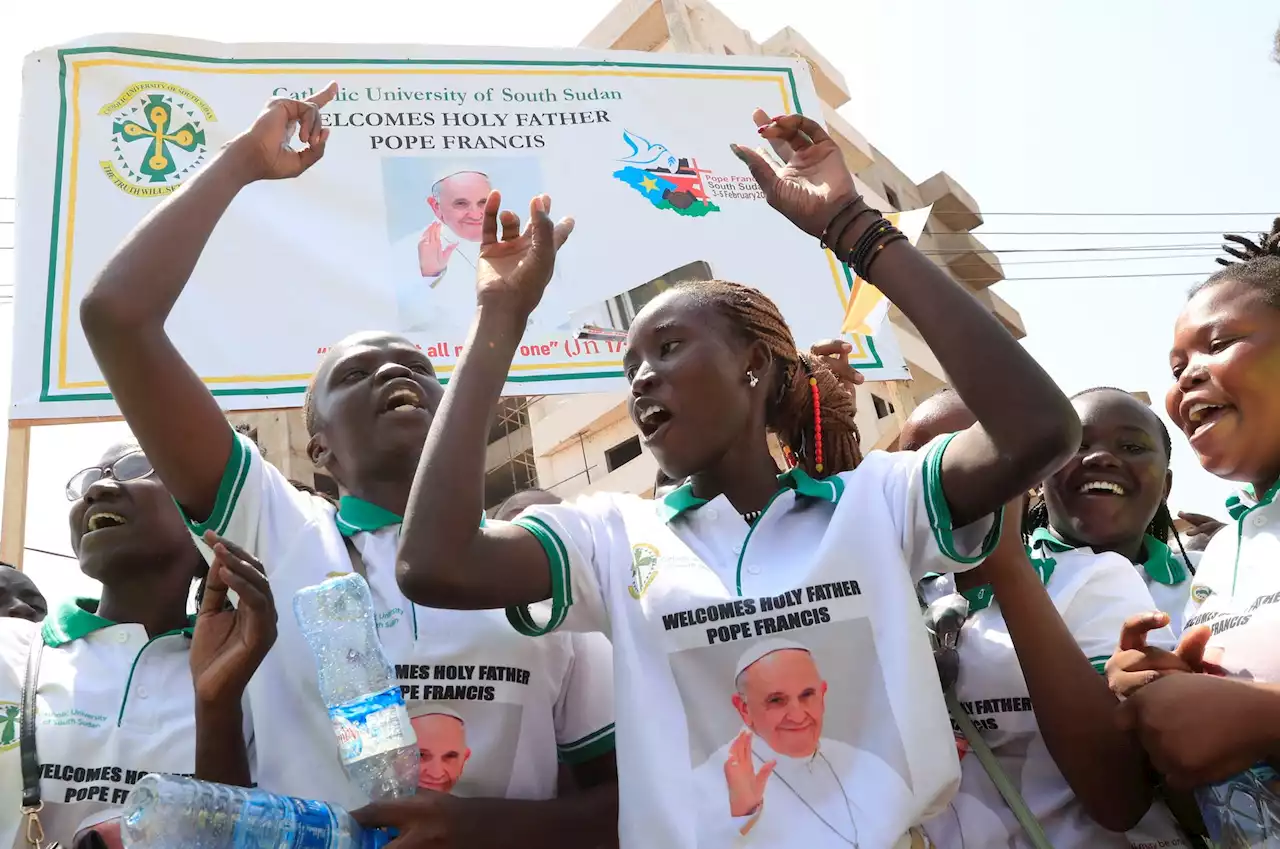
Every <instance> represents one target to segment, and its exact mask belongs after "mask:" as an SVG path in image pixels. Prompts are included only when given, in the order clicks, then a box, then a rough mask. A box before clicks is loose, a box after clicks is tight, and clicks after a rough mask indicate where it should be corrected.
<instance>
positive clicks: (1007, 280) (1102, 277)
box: [996, 271, 1205, 283]
mask: <svg viewBox="0 0 1280 849" xmlns="http://www.w3.org/2000/svg"><path fill="white" fill-rule="evenodd" d="M1204 276H1205V272H1203V271H1172V272H1161V273H1159V274H1080V275H1074V276H1071V277H1006V278H1004V279H1003V280H997V281H996V282H997V283H1030V282H1032V281H1033V280H1123V279H1126V278H1130V277H1204Z"/></svg>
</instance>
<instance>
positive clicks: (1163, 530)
mask: <svg viewBox="0 0 1280 849" xmlns="http://www.w3.org/2000/svg"><path fill="white" fill-rule="evenodd" d="M1095 392H1119V393H1122V394H1124V395H1130V393H1128V392H1125V391H1124V390H1123V389H1117V388H1115V387H1114V386H1094V387H1092V388H1090V389H1084V390H1082V391H1080V392H1077V393H1076V394H1074V395H1072V396H1071V400H1073V401H1074V400H1075V399H1077V398H1079V397H1080V396H1082V395H1091V394H1093V393H1095ZM1153 417H1154V418H1155V420H1156V424H1158V425H1160V443H1161V444H1162V445H1163V446H1164V456H1165V459H1166V460H1168V459H1169V458H1170V457H1172V456H1173V440H1172V439H1170V438H1169V429H1168V428H1167V427H1165V426H1164V422H1163V421H1161V420H1160V417H1159V416H1155V415H1154V414H1153ZM1047 527H1049V505H1048V504H1046V503H1045V500H1044V494H1043V493H1041V494H1040V495H1039V496H1038V497H1037V498H1035V499H1034V501H1033V503H1032V504H1031V506H1030V507H1028V508H1027V513H1026V515H1025V516H1024V517H1023V519H1022V536H1023V539H1024V541H1026V542H1028V543H1029V542H1030V537H1031V534H1032V533H1033V532H1034V531H1035V530H1036V529H1037V528H1047ZM1146 533H1147V536H1150V537H1153V538H1155V539H1158V540H1160V541H1161V542H1167V541H1168V539H1169V537H1170V535H1172V536H1173V539H1174V541H1175V542H1177V544H1178V551H1179V552H1180V553H1181V554H1182V562H1183V563H1185V564H1186V565H1187V571H1189V572H1190V573H1191V574H1192V575H1194V574H1195V573H1196V570H1195V567H1194V566H1192V565H1191V558H1190V557H1188V556H1187V550H1186V549H1185V548H1184V547H1183V546H1182V537H1181V536H1179V534H1178V529H1177V528H1176V527H1174V524H1173V514H1172V513H1171V512H1169V500H1168V499H1167V498H1161V499H1160V505H1159V506H1158V507H1156V514H1155V515H1154V516H1152V517H1151V522H1150V524H1148V525H1147V530H1146Z"/></svg>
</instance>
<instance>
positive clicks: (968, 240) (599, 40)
mask: <svg viewBox="0 0 1280 849" xmlns="http://www.w3.org/2000/svg"><path fill="white" fill-rule="evenodd" d="M581 46H582V47H589V48H595V49H612V50H640V51H646V52H653V53H662V52H676V53H693V54H719V55H725V54H728V55H755V56H787V57H799V58H801V59H803V60H804V61H805V62H806V63H807V64H808V65H809V68H810V70H811V72H812V74H813V81H814V86H815V88H816V89H817V92H818V95H819V97H820V98H821V99H822V101H823V107H822V116H823V119H824V120H825V122H826V125H827V129H828V130H829V131H830V132H831V134H832V136H833V137H834V138H835V140H836V142H837V143H838V144H839V145H840V148H841V150H842V151H843V152H844V157H845V161H846V162H847V163H848V165H849V168H850V170H851V171H852V172H853V173H854V175H855V179H856V181H857V184H858V188H859V190H860V191H861V192H862V193H863V195H864V196H865V197H866V198H867V199H868V201H870V202H871V204H872V205H873V206H876V207H878V208H880V209H883V210H886V211H887V210H891V209H897V210H906V209H917V208H921V207H924V206H926V205H928V204H933V214H932V216H931V217H930V219H929V221H928V223H927V225H926V227H925V231H924V235H923V236H922V237H921V240H920V244H919V246H920V248H921V249H922V250H925V251H927V252H930V254H931V255H932V256H933V257H934V260H935V261H936V262H938V264H939V265H941V266H942V267H944V268H945V269H947V270H948V271H949V272H950V273H951V275H952V276H953V277H955V278H956V279H957V280H959V281H960V282H961V283H963V284H964V285H965V286H967V287H968V288H969V289H970V290H971V291H972V292H973V293H974V295H975V296H976V297H977V298H978V299H979V300H980V301H981V302H982V303H983V304H985V305H986V306H987V308H988V309H990V310H991V312H992V313H993V314H994V315H995V316H996V317H997V318H999V320H1000V321H1001V323H1002V324H1004V326H1005V327H1007V328H1008V329H1009V331H1010V332H1011V333H1012V334H1013V335H1014V336H1015V337H1017V338H1022V337H1023V336H1025V335H1026V332H1025V330H1024V329H1023V326H1022V320H1021V318H1020V317H1019V315H1018V313H1017V311H1016V310H1014V309H1013V308H1012V307H1010V306H1009V304H1007V303H1006V302H1005V301H1003V300H1001V299H1000V298H999V297H998V296H996V295H995V294H994V293H993V292H991V291H990V289H989V287H990V286H991V284H993V283H995V282H997V281H998V280H1001V279H1003V277H1004V272H1003V270H1002V269H1001V267H1000V262H999V260H998V259H997V258H996V257H995V255H994V254H993V253H991V252H990V251H988V250H987V249H986V248H985V247H984V246H983V244H982V243H981V242H980V241H978V239H976V238H975V237H974V236H973V235H972V234H971V233H970V232H969V231H971V230H973V229H974V228H976V227H977V226H978V225H980V224H981V223H982V213H981V212H980V210H979V209H978V205H977V202H976V201H974V199H973V198H972V197H971V196H970V195H969V194H968V192H966V191H965V190H964V188H963V187H962V186H960V185H959V183H957V182H956V181H955V180H954V179H953V178H952V177H950V176H949V175H948V174H946V173H938V174H935V175H933V176H932V177H930V178H929V179H927V180H925V181H924V182H922V183H916V182H915V181H913V180H912V179H911V178H909V177H908V176H907V175H906V174H904V173H903V172H902V171H901V170H899V169H898V168H897V166H895V165H894V164H893V162H892V161H891V160H889V158H888V157H886V156H885V155H884V154H883V153H881V152H880V151H879V150H878V149H876V148H875V147H874V146H873V145H872V144H870V143H869V142H868V141H867V140H866V139H865V138H864V137H863V136H862V134H861V133H859V132H858V131H857V130H856V129H855V128H854V127H853V126H852V125H850V124H849V122H848V121H847V120H845V119H844V118H842V117H841V116H840V115H839V114H838V113H837V112H836V110H837V109H838V108H839V107H841V106H843V105H844V104H845V103H847V102H848V101H849V86H848V83H847V82H846V81H845V79H844V76H843V75H842V74H841V73H840V71H839V70H838V69H836V68H835V67H834V66H833V65H832V64H831V63H830V62H829V61H827V59H826V58H824V57H823V56H822V55H821V54H820V53H819V52H818V51H817V50H815V49H814V48H813V46H812V45H811V44H810V43H809V42H808V41H806V40H805V39H804V37H803V36H801V35H800V34H799V33H798V32H796V31H795V30H793V29H791V28H790V27H787V28H784V29H783V30H781V31H780V32H778V33H777V34H775V35H774V36H772V37H771V38H769V39H767V40H766V41H764V42H763V43H758V42H756V41H754V40H753V39H752V38H751V35H750V34H749V33H747V32H746V31H745V30H743V29H742V28H740V27H738V26H736V25H735V24H734V23H733V21H731V20H730V19H729V18H728V17H727V16H725V15H724V14H723V13H722V12H720V11H719V10H718V9H716V8H715V7H714V6H712V5H711V4H710V3H708V2H706V0H621V2H619V3H618V5H617V6H615V7H614V9H613V10H612V11H611V12H610V13H609V14H608V15H607V16H606V17H605V18H604V20H602V21H601V22H600V23H599V24H598V25H597V26H596V27H595V29H593V30H592V31H591V32H590V33H589V34H588V35H587V37H586V38H585V39H584V40H583V42H582V45H581ZM698 273H699V270H698V269H697V268H696V267H688V268H681V269H673V270H672V271H671V272H669V273H668V274H666V275H664V276H663V277H662V278H659V279H657V280H651V281H647V282H646V281H642V280H637V281H635V286H636V288H635V289H632V290H631V291H630V292H628V293H627V294H626V295H623V296H621V297H619V298H615V299H614V303H612V304H611V305H610V307H609V311H610V313H611V314H612V318H613V319H614V323H615V326H625V324H626V323H628V322H629V321H630V319H631V318H632V317H633V316H634V315H635V313H636V311H638V310H639V308H640V307H641V306H642V305H643V303H644V301H645V300H647V299H648V298H649V297H652V296H653V295H654V294H656V293H657V292H658V291H660V290H661V289H662V288H665V286H666V285H669V284H670V283H672V282H676V281H677V280H679V279H687V278H689V277H697V275H698ZM890 321H891V322H892V325H893V331H894V333H895V334H896V336H897V341H898V344H899V347H900V350H901V351H902V353H903V355H904V356H905V357H906V359H907V362H908V364H909V366H910V369H911V373H912V376H913V379H912V380H911V381H908V382H903V383H878V384H874V385H870V386H863V387H860V388H859V392H858V428H859V431H860V432H861V434H862V441H863V447H864V450H870V449H872V448H887V447H890V446H891V445H892V444H893V443H894V441H895V439H896V438H897V434H898V431H899V429H900V427H901V425H902V422H903V421H904V420H905V417H906V416H907V415H908V414H910V412H911V411H912V410H913V409H914V408H915V405H916V403H917V402H918V401H919V400H922V399H923V398H925V397H927V396H929V395H931V394H932V393H933V392H935V391H937V390H938V389H939V388H941V387H942V386H943V385H945V384H946V382H947V378H946V375H945V374H944V373H943V371H942V368H941V367H940V366H939V364H938V361H937V359H936V358H935V357H934V356H933V354H932V353H931V352H930V351H929V348H928V346H926V345H925V343H924V341H923V340H922V339H921V338H920V335H919V333H918V332H917V331H916V330H915V328H914V327H912V325H911V323H910V322H909V321H907V319H906V318H905V317H904V316H903V315H902V314H901V313H900V312H898V311H897V310H896V309H891V311H890ZM619 322H621V324H619ZM797 341H798V342H799V343H801V344H807V343H808V342H812V341H816V340H797ZM233 420H234V421H235V422H237V423H241V424H243V425H244V426H245V427H252V428H256V429H257V433H258V437H259V440H260V443H261V444H262V445H263V446H264V449H265V450H266V452H267V455H268V459H270V460H272V461H273V462H275V463H276V464H277V465H278V466H280V468H281V469H282V470H284V471H285V473H286V474H288V475H289V476H290V477H292V478H294V479H295V480H299V481H302V482H304V483H308V484H312V483H313V482H314V485H315V486H316V488H317V489H321V490H332V488H333V485H332V481H329V480H328V479H327V478H326V477H325V476H323V475H319V476H316V475H315V473H314V470H313V469H312V468H311V464H310V461H309V460H308V459H307V457H306V454H305V446H306V431H305V428H304V426H303V424H302V417H301V414H300V413H299V412H298V411H291V412H288V413H280V412H270V413H251V414H241V415H237V416H235V417H234V418H233ZM656 478H657V466H656V464H655V463H654V461H653V458H652V457H650V456H649V455H648V454H647V453H645V452H643V451H642V450H641V447H640V442H639V438H638V437H637V436H636V433H635V430H634V428H633V427H632V425H631V423H630V421H629V419H628V417H627V411H626V399H625V395H623V394H622V393H618V394H598V395H578V396H542V397H531V398H524V399H507V400H506V401H504V403H503V404H502V406H501V409H500V410H499V414H498V416H497V417H496V419H495V424H494V427H493V430H492V432H491V433H490V449H489V461H488V465H487V479H486V482H487V492H486V499H485V500H486V504H487V505H488V506H490V507H492V506H494V505H496V504H497V503H498V502H500V501H501V500H502V499H503V498H505V497H506V496H507V495H509V494H511V493H512V492H514V491H516V490H519V489H524V488H527V487H529V486H535V485H536V486H541V487H542V488H544V489H550V490H552V491H554V492H556V493H557V494H559V495H562V496H564V497H569V496H573V495H577V494H580V493H584V492H590V491H595V490H607V491H615V492H619V491H621V492H636V493H640V494H650V493H652V491H653V488H654V483H655V480H656Z"/></svg>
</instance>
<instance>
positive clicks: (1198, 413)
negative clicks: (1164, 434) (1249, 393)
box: [1184, 402, 1231, 437]
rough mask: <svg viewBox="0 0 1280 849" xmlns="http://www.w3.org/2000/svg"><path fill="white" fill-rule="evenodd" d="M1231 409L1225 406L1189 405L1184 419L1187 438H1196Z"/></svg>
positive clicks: (1201, 403)
mask: <svg viewBox="0 0 1280 849" xmlns="http://www.w3.org/2000/svg"><path fill="white" fill-rule="evenodd" d="M1230 409H1231V408H1230V407H1228V406H1227V405H1225V404H1206V403H1203V402H1200V403H1195V404H1192V405H1191V409H1189V410H1187V413H1186V415H1185V416H1184V419H1185V421H1186V431H1187V436H1191V437H1194V436H1197V435H1199V434H1200V433H1201V432H1203V431H1206V430H1208V429H1209V428H1211V427H1213V426H1214V425H1215V424H1217V423H1218V422H1219V421H1221V419H1222V417H1223V416H1224V415H1226V413H1227V412H1228V411H1229V410H1230Z"/></svg>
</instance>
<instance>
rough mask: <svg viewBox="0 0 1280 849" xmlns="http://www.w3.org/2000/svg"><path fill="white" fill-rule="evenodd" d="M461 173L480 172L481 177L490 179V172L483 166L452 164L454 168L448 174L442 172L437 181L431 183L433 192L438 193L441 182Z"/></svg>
mask: <svg viewBox="0 0 1280 849" xmlns="http://www.w3.org/2000/svg"><path fill="white" fill-rule="evenodd" d="M461 174H479V175H480V176H481V177H484V178H485V179H486V180H488V179H489V172H488V171H485V170H484V169H483V168H478V167H476V166H474V165H463V166H457V165H455V166H452V170H450V171H449V173H448V174H441V175H440V176H439V177H437V178H436V181H435V182H434V183H432V184H431V193H432V194H436V193H437V192H438V191H439V190H440V184H441V183H443V182H444V181H445V180H448V179H450V178H452V177H457V176H459V175H461Z"/></svg>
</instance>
